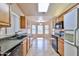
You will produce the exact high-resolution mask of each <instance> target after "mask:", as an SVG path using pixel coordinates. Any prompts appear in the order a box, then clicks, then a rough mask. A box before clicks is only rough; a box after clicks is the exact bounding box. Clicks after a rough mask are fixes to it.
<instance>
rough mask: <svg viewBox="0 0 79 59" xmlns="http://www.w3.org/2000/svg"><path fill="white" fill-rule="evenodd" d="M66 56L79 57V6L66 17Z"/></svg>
mask: <svg viewBox="0 0 79 59" xmlns="http://www.w3.org/2000/svg"><path fill="white" fill-rule="evenodd" d="M64 30H65V32H64V33H65V35H64V39H65V40H64V46H65V47H64V49H65V50H64V55H66V56H79V6H78V7H77V6H76V7H75V9H73V10H71V11H70V12H68V13H67V14H65V15H64Z"/></svg>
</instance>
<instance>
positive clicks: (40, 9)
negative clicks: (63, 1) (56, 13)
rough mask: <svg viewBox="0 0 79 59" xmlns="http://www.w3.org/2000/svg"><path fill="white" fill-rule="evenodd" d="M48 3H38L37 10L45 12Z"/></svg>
mask: <svg viewBox="0 0 79 59" xmlns="http://www.w3.org/2000/svg"><path fill="white" fill-rule="evenodd" d="M48 7H49V3H38V12H47V10H48Z"/></svg>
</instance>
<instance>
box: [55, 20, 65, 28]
mask: <svg viewBox="0 0 79 59" xmlns="http://www.w3.org/2000/svg"><path fill="white" fill-rule="evenodd" d="M55 29H64V23H63V21H61V22H58V23H56V24H55Z"/></svg>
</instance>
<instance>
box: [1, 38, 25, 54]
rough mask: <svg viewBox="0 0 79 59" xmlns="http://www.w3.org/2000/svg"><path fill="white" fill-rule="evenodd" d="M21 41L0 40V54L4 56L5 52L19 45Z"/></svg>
mask: <svg viewBox="0 0 79 59" xmlns="http://www.w3.org/2000/svg"><path fill="white" fill-rule="evenodd" d="M23 40H24V39H14V40H10V39H5V40H0V47H1V52H0V54H4V53H5V52H7V51H8V50H10V49H11V48H13V47H15V46H16V45H18V44H19V43H21V42H22V41H23Z"/></svg>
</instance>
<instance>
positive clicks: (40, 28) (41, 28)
mask: <svg viewBox="0 0 79 59" xmlns="http://www.w3.org/2000/svg"><path fill="white" fill-rule="evenodd" d="M38 34H43V26H42V25H38Z"/></svg>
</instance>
